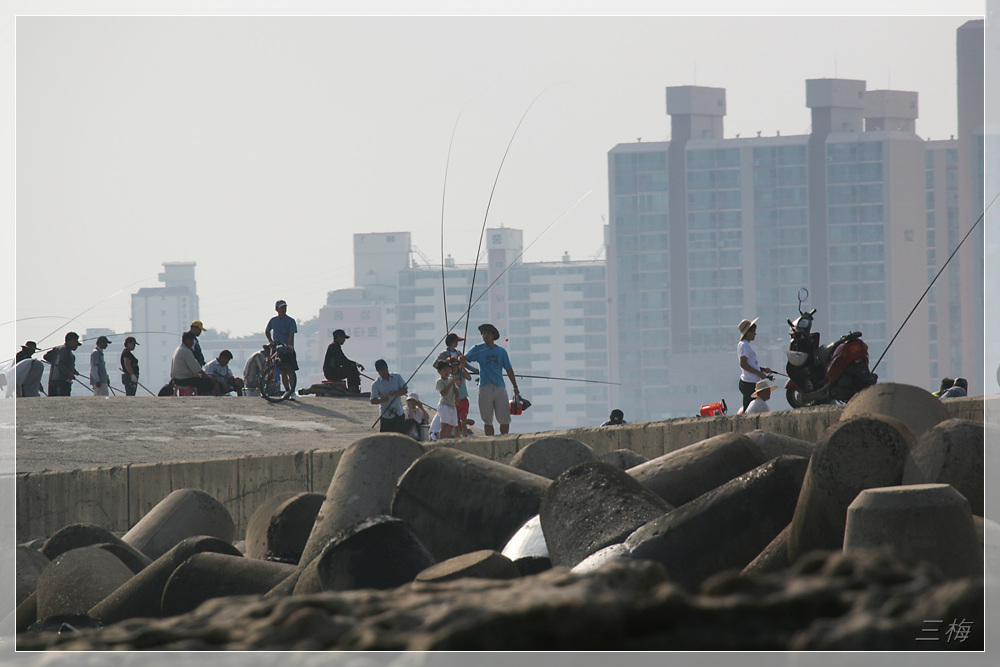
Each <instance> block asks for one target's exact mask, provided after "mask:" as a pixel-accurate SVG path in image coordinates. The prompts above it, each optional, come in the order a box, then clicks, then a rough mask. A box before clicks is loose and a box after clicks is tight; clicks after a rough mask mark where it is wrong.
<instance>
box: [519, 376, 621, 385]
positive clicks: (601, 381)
mask: <svg viewBox="0 0 1000 667" xmlns="http://www.w3.org/2000/svg"><path fill="white" fill-rule="evenodd" d="M515 375H517V377H519V378H534V379H536V380H564V381H567V382H591V383H593V384H613V385H615V386H616V387H617V386H621V383H620V382H606V381H604V380H584V379H582V378H557V377H551V376H548V375H522V374H521V373H515Z"/></svg>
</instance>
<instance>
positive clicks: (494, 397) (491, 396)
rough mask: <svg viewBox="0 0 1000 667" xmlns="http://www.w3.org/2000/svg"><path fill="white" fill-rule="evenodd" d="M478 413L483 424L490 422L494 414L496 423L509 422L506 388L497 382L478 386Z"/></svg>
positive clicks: (508, 402) (508, 400) (508, 401)
mask: <svg viewBox="0 0 1000 667" xmlns="http://www.w3.org/2000/svg"><path fill="white" fill-rule="evenodd" d="M479 415H480V416H481V417H482V418H483V424H484V425H485V424H492V423H493V417H494V416H496V418H497V423H498V424H509V423H510V399H509V398H507V388H506V387H501V386H500V385H498V384H492V383H490V384H484V385H480V386H479Z"/></svg>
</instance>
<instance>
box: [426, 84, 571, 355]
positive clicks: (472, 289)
mask: <svg viewBox="0 0 1000 667" xmlns="http://www.w3.org/2000/svg"><path fill="white" fill-rule="evenodd" d="M554 85H556V84H552V85H550V86H549V87H548V88H546V89H545V90H543V91H542V92H540V93H538V95H536V96H535V99H533V100H531V104H529V105H528V108H527V109H525V110H524V113H523V114H521V120H519V121H518V122H517V127H515V128H514V133H513V134H511V136H510V141H509V142H507V150H505V151H504V152H503V158H502V159H501V160H500V168H499V169H497V175H496V178H494V179H493V188H492V189H491V190H490V198H489V200H488V201H487V202H486V214H485V215H484V216H483V226H482V229H480V231H479V245H477V246H476V263H475V264H474V265H473V267H472V285H471V286H470V287H469V308H468V310H466V311H465V312H466V313H467V314H468V312H469V310H472V305H473V303H472V296H473V294H474V293H475V291H476V271H477V270H478V269H479V253H480V251H481V250H482V248H483V236H484V235H485V234H486V221H487V220H488V219H489V217H490V205H491V204H492V203H493V193H495V192H496V189H497V183H498V182H499V181H500V172H502V171H503V164H504V162H505V161H506V160H507V154H508V153H509V152H510V147H511V146H512V145H513V144H514V138H515V137H516V136H517V131H518V130H519V129H520V128H521V123H523V122H524V119H525V117H526V116H527V115H528V112H529V111H531V107H533V106H534V105H535V102H537V101H538V98H540V97H541V96H542V95H544V94H545V93H546V92H547V91H548V90H549V89H550V88H552V86H554ZM445 324H447V321H446V322H445ZM468 337H469V321H468V319H466V321H465V333H464V334H463V335H462V338H468ZM462 354H465V341H464V340H463V341H462Z"/></svg>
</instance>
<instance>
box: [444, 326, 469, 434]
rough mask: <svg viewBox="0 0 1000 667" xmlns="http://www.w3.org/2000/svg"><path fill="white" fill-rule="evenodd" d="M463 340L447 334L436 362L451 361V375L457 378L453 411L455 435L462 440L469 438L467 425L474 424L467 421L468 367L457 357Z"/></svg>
mask: <svg viewBox="0 0 1000 667" xmlns="http://www.w3.org/2000/svg"><path fill="white" fill-rule="evenodd" d="M463 340H465V339H464V338H462V337H461V336H459V335H458V334H457V333H450V334H448V335H447V336H446V337H445V339H444V343H445V345H446V346H447V348H446V349H445V351H444V352H442V353H441V354H439V355H438V357H437V361H441V360H442V359H447V360H449V361H451V364H452V368H451V373H452V375H455V376H457V377H459V382H458V400H457V401H456V402H455V410H456V411H457V412H458V433H457V434H456V435H461V437H463V438H468V437H469V425H470V424H473V423H475V422H474V421H473V420H472V419H469V385H468V382H469V381H471V380H472V376H471V375H469V370H468V369H469V367H468V366H467V364H464V363H461V362H459V360H458V357H459V356H460V355H461V354H462V353H461V352H459V351H458V344H459V343H460V342H462V341H463Z"/></svg>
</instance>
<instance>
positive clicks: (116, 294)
mask: <svg viewBox="0 0 1000 667" xmlns="http://www.w3.org/2000/svg"><path fill="white" fill-rule="evenodd" d="M155 279H156V278H155V277H154V278H143V279H142V280H137V281H135V282H134V283H132V284H130V285H126V286H125V287H123V288H121V289H120V290H118V291H117V292H115V293H114V294H112V295H110V296H108V297H106V298H104V299H101V300H100V301H98V302H97V303H95V304H94V305H93V306H91V307H90V308H87V309H86V310H84V311H83V312H82V313H80V314H79V315H77V316H76V317H74V318H73V319H71V320H70V321H69V322H66V323H65V324H63V325H61V326H59V327H56V329H55V331H52V332H51V333H49V334H46V335H45V336H44V337H43V338H39V339H38V342H39V343H40V342H42V341H43V340H45V339H46V338H48V337H49V336H51V335H52V334H54V333H56V331H59V330H60V329H62V328H63V327H66V326H69V325H70V324H72V323H73V322H75V321H77V320H78V319H80V318H81V317H83V316H84V315H86V314H87V313H89V312H90V311H92V310H93V309H94V308H97V307H98V306H99V305H101V304H102V303H104V302H105V301H110V300H111V299H113V298H115V297H116V296H118V295H119V294H121V293H122V292H124V291H125V290H127V289H128V288H129V287H132V285H138V284H139V283H144V282H146V281H147V280H155Z"/></svg>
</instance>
